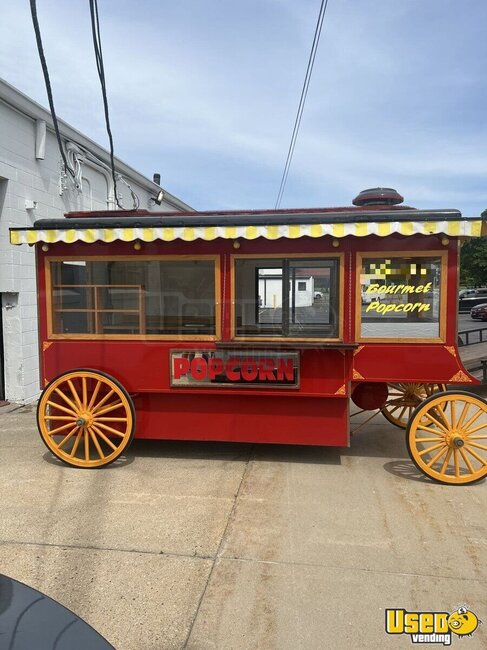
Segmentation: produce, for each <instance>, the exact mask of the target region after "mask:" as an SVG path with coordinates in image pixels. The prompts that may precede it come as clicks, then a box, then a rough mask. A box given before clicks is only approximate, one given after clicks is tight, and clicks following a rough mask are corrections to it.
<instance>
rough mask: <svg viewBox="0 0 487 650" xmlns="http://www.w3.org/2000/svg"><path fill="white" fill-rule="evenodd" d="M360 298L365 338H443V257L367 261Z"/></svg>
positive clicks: (363, 264)
mask: <svg viewBox="0 0 487 650" xmlns="http://www.w3.org/2000/svg"><path fill="white" fill-rule="evenodd" d="M360 294H361V327H360V335H361V337H362V338H391V339H401V338H407V339H410V338H413V339H430V338H439V337H440V303H441V258H440V257H438V256H431V257H419V256H417V257H416V256H414V257H392V256H384V257H364V258H363V259H362V268H361V273H360Z"/></svg>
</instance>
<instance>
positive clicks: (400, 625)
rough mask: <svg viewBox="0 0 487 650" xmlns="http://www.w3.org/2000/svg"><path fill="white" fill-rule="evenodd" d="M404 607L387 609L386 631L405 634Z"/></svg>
mask: <svg viewBox="0 0 487 650" xmlns="http://www.w3.org/2000/svg"><path fill="white" fill-rule="evenodd" d="M405 611H406V610H404V609H386V632H387V633H388V634H403V632H404V612H405Z"/></svg>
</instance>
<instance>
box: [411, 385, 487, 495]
mask: <svg viewBox="0 0 487 650" xmlns="http://www.w3.org/2000/svg"><path fill="white" fill-rule="evenodd" d="M406 439H407V445H408V450H409V453H410V456H411V459H412V460H413V462H414V463H415V465H416V467H417V468H418V469H419V470H421V471H422V472H423V473H424V474H426V475H427V476H429V477H430V478H433V479H435V480H436V481H439V482H441V483H448V484H458V485H462V484H467V483H475V482H476V481H479V480H481V479H483V478H485V476H487V403H486V402H485V401H484V400H481V399H479V398H478V397H476V396H475V395H469V394H468V393H443V394H442V395H438V396H437V397H432V398H430V399H428V400H427V401H426V402H425V403H424V404H423V405H421V406H419V407H418V408H417V410H416V411H415V413H414V415H413V417H412V419H411V422H410V424H409V426H408V431H407V434H406Z"/></svg>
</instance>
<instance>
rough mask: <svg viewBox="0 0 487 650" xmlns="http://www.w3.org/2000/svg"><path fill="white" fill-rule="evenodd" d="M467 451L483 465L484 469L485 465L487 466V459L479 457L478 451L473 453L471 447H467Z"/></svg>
mask: <svg viewBox="0 0 487 650" xmlns="http://www.w3.org/2000/svg"><path fill="white" fill-rule="evenodd" d="M465 451H468V453H469V454H471V455H472V456H473V457H474V458H476V459H477V460H478V461H479V463H482V465H484V467H485V465H487V460H485V458H482V456H479V454H478V453H477V452H476V451H472V449H470V446H468V447H465Z"/></svg>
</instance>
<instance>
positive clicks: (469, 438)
mask: <svg viewBox="0 0 487 650" xmlns="http://www.w3.org/2000/svg"><path fill="white" fill-rule="evenodd" d="M467 435H468V440H467V442H469V441H470V440H487V436H471V435H470V434H467Z"/></svg>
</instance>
